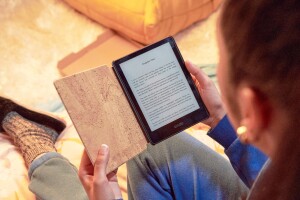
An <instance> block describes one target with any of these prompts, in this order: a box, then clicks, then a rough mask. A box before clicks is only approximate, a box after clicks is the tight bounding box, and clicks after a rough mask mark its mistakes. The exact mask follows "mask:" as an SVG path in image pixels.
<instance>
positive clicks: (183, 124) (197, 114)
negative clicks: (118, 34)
mask: <svg viewBox="0 0 300 200" xmlns="http://www.w3.org/2000/svg"><path fill="white" fill-rule="evenodd" d="M165 43H170V45H171V47H172V49H173V52H174V54H175V56H176V58H177V60H178V62H179V65H180V67H181V69H182V71H183V73H184V75H185V77H186V79H187V82H188V83H189V86H190V88H191V90H192V92H193V94H194V96H195V98H196V100H197V102H198V104H199V107H200V109H197V110H195V111H193V112H191V113H190V114H188V115H185V116H183V117H181V118H179V119H177V120H175V121H173V122H171V123H169V124H167V125H165V126H163V127H161V128H159V129H156V130H154V131H151V129H150V127H149V125H148V123H147V121H146V118H145V117H144V114H143V113H142V110H141V109H140V107H139V105H138V103H137V101H136V99H135V97H134V95H133V92H132V90H131V88H130V86H129V84H128V82H127V79H126V77H125V76H124V73H123V71H122V69H121V67H120V64H121V63H123V62H126V61H127V60H130V59H132V58H134V57H136V56H139V55H141V54H143V53H145V52H147V51H149V50H152V49H154V48H156V47H158V46H161V45H163V44H165ZM112 65H113V69H114V72H115V73H116V75H117V77H118V80H119V82H120V83H121V85H122V88H123V90H124V92H125V94H126V96H127V99H128V100H129V102H130V105H131V107H132V109H133V110H134V113H135V115H136V117H137V119H138V122H139V124H140V126H141V128H142V130H143V132H144V133H145V134H146V136H147V138H148V140H149V141H150V142H151V143H152V144H157V143H158V142H160V141H162V140H164V139H166V138H168V137H170V136H172V135H174V134H176V133H178V132H181V131H183V130H185V129H186V128H188V127H190V126H192V125H194V124H196V123H199V122H200V121H202V120H204V119H206V118H208V116H209V113H208V111H207V109H206V107H205V105H204V103H203V101H202V99H201V97H200V94H199V92H198V90H197V88H196V86H195V84H194V81H193V79H192V77H191V75H190V73H189V72H188V70H187V69H186V66H185V64H184V60H183V58H182V56H181V54H180V52H179V49H178V47H177V45H176V43H175V40H174V39H173V37H171V36H170V37H167V38H165V39H163V40H161V41H159V42H156V43H154V44H151V45H149V46H146V47H145V48H143V49H140V50H138V51H136V52H134V53H131V54H129V55H127V56H125V57H123V58H120V59H118V60H115V61H113V63H112Z"/></svg>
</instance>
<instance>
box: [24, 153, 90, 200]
mask: <svg viewBox="0 0 300 200" xmlns="http://www.w3.org/2000/svg"><path fill="white" fill-rule="evenodd" d="M28 173H29V177H30V184H29V189H30V190H31V191H32V192H33V193H34V194H35V195H36V197H37V198H38V199H53V200H54V199H55V200H60V199H61V200H68V199H72V200H73V199H74V200H87V199H88V197H87V194H86V192H85V190H84V188H83V186H82V184H81V182H80V180H79V177H78V173H77V169H76V167H75V166H73V165H72V164H71V163H70V162H69V161H68V160H67V159H66V158H64V157H63V156H62V155H60V154H58V153H56V152H51V153H46V154H44V155H43V156H41V157H39V158H37V159H35V160H34V161H33V162H32V163H31V165H30V167H29V172H28Z"/></svg>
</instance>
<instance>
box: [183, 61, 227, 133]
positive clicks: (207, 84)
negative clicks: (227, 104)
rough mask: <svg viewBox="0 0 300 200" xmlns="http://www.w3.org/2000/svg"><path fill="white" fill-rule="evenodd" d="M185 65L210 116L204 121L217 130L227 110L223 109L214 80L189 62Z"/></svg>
mask: <svg viewBox="0 0 300 200" xmlns="http://www.w3.org/2000/svg"><path fill="white" fill-rule="evenodd" d="M185 65H186V67H187V69H188V70H189V72H190V73H191V75H192V77H193V80H194V82H195V85H196V87H197V89H198V91H199V93H200V95H201V97H202V100H203V102H204V104H205V106H206V108H207V110H208V112H209V114H210V116H209V118H208V119H206V120H205V121H203V123H204V124H206V125H208V126H210V127H211V128H215V126H216V125H217V124H218V123H219V121H220V120H221V119H222V118H223V117H224V115H225V110H224V108H223V104H222V100H221V97H220V95H219V92H218V90H217V88H216V86H215V85H214V83H213V82H212V80H211V79H210V78H209V77H208V76H207V75H206V74H205V73H204V72H203V71H202V70H201V69H199V68H198V67H196V66H195V65H194V64H192V63H191V62H189V61H186V62H185Z"/></svg>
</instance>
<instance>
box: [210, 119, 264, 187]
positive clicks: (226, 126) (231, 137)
mask: <svg viewBox="0 0 300 200" xmlns="http://www.w3.org/2000/svg"><path fill="white" fill-rule="evenodd" d="M208 136H210V137H211V138H213V139H214V140H215V141H217V142H218V143H220V144H221V145H222V146H223V147H224V148H225V153H226V155H227V156H228V158H229V160H230V162H231V165H232V166H233V168H234V170H235V171H236V172H237V174H238V175H239V177H240V178H241V179H242V180H243V182H244V183H245V184H246V185H247V186H248V187H251V186H252V184H253V183H254V180H255V179H256V178H257V175H258V173H259V171H260V170H261V169H262V167H263V165H264V164H265V162H266V161H267V159H268V158H267V157H266V156H265V155H264V154H263V153H262V152H261V151H259V150H258V149H256V148H255V147H253V146H251V145H245V144H242V143H241V142H240V141H239V139H238V138H237V136H236V132H235V130H234V129H233V127H232V125H231V124H230V122H229V120H228V118H227V116H225V117H224V118H223V119H222V120H221V121H220V122H219V124H218V125H217V126H216V127H215V128H214V129H212V130H211V131H210V132H209V133H208Z"/></svg>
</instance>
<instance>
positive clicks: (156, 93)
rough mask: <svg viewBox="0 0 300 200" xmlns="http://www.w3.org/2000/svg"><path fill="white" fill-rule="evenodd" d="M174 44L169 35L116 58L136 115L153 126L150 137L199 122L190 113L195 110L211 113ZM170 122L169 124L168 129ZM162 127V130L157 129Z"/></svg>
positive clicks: (144, 124) (148, 126)
mask: <svg viewBox="0 0 300 200" xmlns="http://www.w3.org/2000/svg"><path fill="white" fill-rule="evenodd" d="M174 44H175V42H174V40H173V39H172V38H171V39H168V40H167V39H165V41H164V42H162V41H161V42H160V43H159V44H158V43H156V44H155V45H154V46H148V47H146V48H145V49H143V50H144V51H140V52H137V53H136V54H134V55H129V56H127V57H125V58H124V59H123V60H122V59H121V61H120V62H118V61H115V62H114V67H115V68H117V70H115V71H116V72H117V74H118V72H121V76H118V77H119V78H121V79H124V80H122V81H121V82H122V85H123V87H124V89H125V90H127V95H128V96H129V98H130V99H129V100H130V101H131V103H132V106H133V107H134V108H135V111H136V112H137V113H136V115H138V117H139V118H140V121H141V123H143V124H142V126H143V127H144V128H145V127H146V130H147V129H150V131H146V132H148V134H149V136H150V140H151V136H152V135H153V134H155V132H157V134H158V133H159V132H161V131H162V130H163V131H169V132H170V134H174V133H172V132H174V131H175V130H176V131H178V128H179V127H180V126H182V127H186V126H187V125H191V123H197V122H199V121H197V122H195V119H196V118H197V117H196V118H195V117H194V116H193V115H190V114H191V113H193V114H194V115H195V111H199V110H204V112H205V113H206V114H207V111H206V109H205V106H204V104H203V103H202V101H201V100H199V99H200V95H195V94H197V91H195V90H196V89H195V87H194V85H193V83H192V82H193V81H192V80H191V77H190V76H189V74H188V73H187V70H186V68H185V66H183V65H184V63H183V60H182V58H181V55H180V54H179V55H178V53H179V51H178V49H177V46H176V45H175V46H174ZM177 51H178V52H177ZM176 53H177V54H176ZM184 70H185V71H184ZM187 74H188V75H187ZM119 75H120V73H119ZM191 86H192V87H191ZM128 91H129V92H128ZM196 97H197V98H198V100H197V98H196ZM196 113H197V112H196ZM198 116H199V115H198ZM205 116H207V115H205ZM185 117H190V118H192V119H191V120H189V119H185ZM200 118H201V117H199V119H200ZM202 118H204V116H202ZM180 119H182V120H180ZM178 120H179V121H178ZM174 122H175V123H174ZM168 125H169V128H168V129H166V127H168ZM170 125H172V126H170ZM176 126H177V127H176ZM160 129H161V131H157V130H160ZM164 135H166V133H164ZM153 143H155V142H153Z"/></svg>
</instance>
